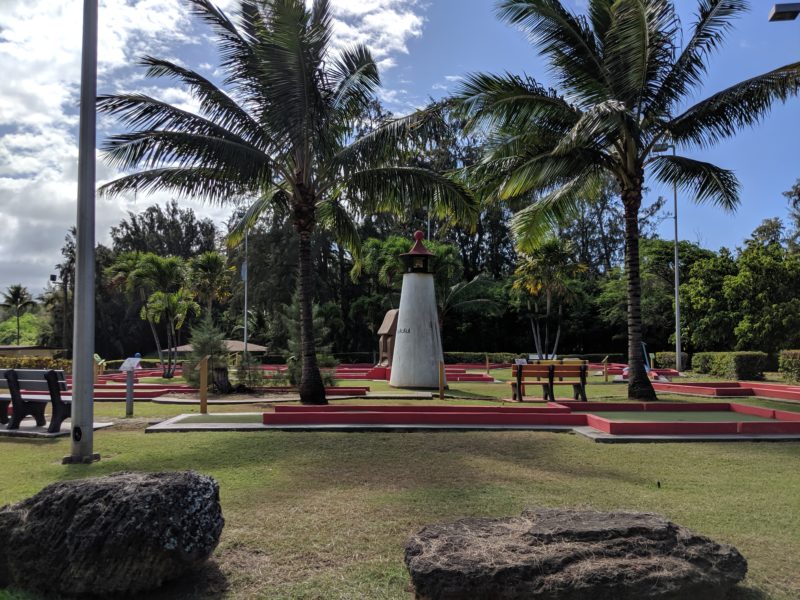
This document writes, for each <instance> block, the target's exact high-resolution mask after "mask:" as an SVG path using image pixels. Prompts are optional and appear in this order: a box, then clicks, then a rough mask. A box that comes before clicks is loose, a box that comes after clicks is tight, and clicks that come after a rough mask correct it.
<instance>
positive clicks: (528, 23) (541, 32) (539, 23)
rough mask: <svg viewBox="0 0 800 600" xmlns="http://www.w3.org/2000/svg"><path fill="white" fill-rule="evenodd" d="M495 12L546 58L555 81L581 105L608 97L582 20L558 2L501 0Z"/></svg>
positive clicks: (602, 68) (591, 38)
mask: <svg viewBox="0 0 800 600" xmlns="http://www.w3.org/2000/svg"><path fill="white" fill-rule="evenodd" d="M497 12H498V14H499V16H500V18H501V19H503V20H504V21H506V22H508V23H511V24H513V25H517V26H518V27H519V28H520V29H522V30H523V31H524V32H525V33H526V34H527V36H528V38H529V39H530V41H531V42H532V43H533V44H534V45H535V46H537V47H538V48H539V50H540V51H541V52H542V53H544V54H546V55H547V56H548V57H549V58H550V62H551V65H552V69H553V71H554V75H555V77H556V79H557V80H558V81H559V83H560V84H561V85H562V86H563V87H564V88H565V89H569V90H571V91H572V92H573V93H574V94H575V95H576V97H578V98H579V99H580V101H581V102H585V103H593V102H597V101H601V100H605V99H607V98H609V97H610V94H609V91H610V86H609V82H608V73H607V71H606V68H605V66H604V64H603V60H602V55H601V50H600V48H599V47H598V45H597V39H596V38H595V36H594V33H593V32H592V30H591V28H590V27H589V24H588V22H587V21H586V19H585V18H583V17H579V16H575V15H573V14H572V13H570V12H569V11H567V10H566V9H565V8H564V6H563V4H562V2H560V0H503V1H502V2H500V4H499V6H498V9H497Z"/></svg>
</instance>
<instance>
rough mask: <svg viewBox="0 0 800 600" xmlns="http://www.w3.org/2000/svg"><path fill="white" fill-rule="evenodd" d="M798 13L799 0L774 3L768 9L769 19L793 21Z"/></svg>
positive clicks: (773, 20) (799, 7)
mask: <svg viewBox="0 0 800 600" xmlns="http://www.w3.org/2000/svg"><path fill="white" fill-rule="evenodd" d="M797 15H800V2H789V3H788V4H786V3H784V4H775V5H773V6H772V10H771V11H769V20H770V21H772V22H775V21H794V20H795V19H796V18H797Z"/></svg>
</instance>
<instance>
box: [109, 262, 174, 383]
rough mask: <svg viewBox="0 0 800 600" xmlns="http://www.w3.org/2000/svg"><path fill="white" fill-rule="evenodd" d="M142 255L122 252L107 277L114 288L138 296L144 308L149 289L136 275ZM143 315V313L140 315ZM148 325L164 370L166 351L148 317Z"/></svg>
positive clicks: (131, 295)
mask: <svg viewBox="0 0 800 600" xmlns="http://www.w3.org/2000/svg"><path fill="white" fill-rule="evenodd" d="M141 257H142V255H141V254H140V253H139V252H121V253H120V254H118V255H117V258H116V260H115V261H114V263H113V264H112V265H111V266H109V267H108V268H107V269H106V277H108V279H109V280H110V282H111V285H112V286H120V287H123V288H124V289H125V292H126V293H127V294H128V295H129V296H130V297H131V298H133V297H136V296H138V299H139V301H140V302H141V304H142V306H144V305H145V304H146V303H147V289H146V288H145V282H144V281H142V278H141V277H139V276H138V275H135V273H136V269H138V268H139V263H140V261H141ZM140 314H141V313H140ZM146 319H147V324H148V326H149V327H150V333H151V334H152V336H153V341H154V343H155V345H156V352H157V353H158V361H159V362H160V363H161V365H162V368H163V365H164V364H165V363H164V351H163V350H162V349H161V340H160V339H159V338H158V331H156V325H155V323H154V322H153V320H152V319H151V318H150V317H149V316H147V315H146Z"/></svg>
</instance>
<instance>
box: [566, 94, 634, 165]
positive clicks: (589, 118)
mask: <svg viewBox="0 0 800 600" xmlns="http://www.w3.org/2000/svg"><path fill="white" fill-rule="evenodd" d="M625 128H627V130H628V131H632V130H635V129H636V119H635V118H634V116H633V115H632V114H631V112H630V111H629V110H628V108H627V107H626V106H625V104H624V103H622V102H620V101H618V100H606V101H605V102H600V103H599V104H596V105H595V106H593V107H591V108H590V109H588V110H587V111H586V112H584V113H583V114H582V115H581V118H580V119H578V122H577V123H575V125H574V126H573V127H572V129H570V130H569V131H568V132H567V134H566V135H565V136H564V137H563V138H562V139H561V140H560V141H559V142H558V144H556V146H555V148H553V154H555V155H558V154H568V153H570V152H573V151H574V150H576V149H578V148H592V149H594V150H597V151H598V152H603V151H604V150H605V149H606V148H608V147H609V146H611V145H613V143H614V141H615V140H616V139H619V137H620V130H623V129H625Z"/></svg>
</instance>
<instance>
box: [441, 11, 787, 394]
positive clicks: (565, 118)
mask: <svg viewBox="0 0 800 600" xmlns="http://www.w3.org/2000/svg"><path fill="white" fill-rule="evenodd" d="M564 4H565V3H563V2H561V1H559V0H502V1H501V2H500V3H499V5H498V14H499V15H500V17H501V18H502V19H503V20H504V21H506V22H507V23H509V24H511V25H514V26H516V27H518V28H520V29H522V30H523V31H524V32H525V33H526V34H527V36H528V37H529V39H530V40H531V42H532V43H533V44H534V46H535V47H536V48H537V49H538V50H539V51H540V52H541V53H542V54H543V55H544V57H545V59H546V60H547V61H548V63H549V66H550V72H551V74H552V77H553V80H554V81H555V84H556V86H557V89H547V88H545V87H544V86H542V85H541V84H540V83H538V82H537V81H536V80H534V79H533V78H531V77H529V76H518V75H510V74H504V75H491V74H474V75H470V76H469V77H467V79H466V80H465V81H464V83H463V85H462V86H461V89H460V91H459V94H458V96H457V98H456V100H457V103H458V106H459V107H460V109H461V111H462V113H463V114H464V115H465V116H467V117H468V118H469V119H470V120H471V124H472V127H474V128H476V129H477V128H481V127H486V128H488V129H489V130H490V131H491V134H490V137H489V140H488V144H487V148H486V151H485V154H484V156H483V159H482V160H481V162H480V163H479V164H478V165H476V166H475V168H473V169H472V170H471V172H472V176H473V177H474V178H476V180H478V181H479V182H481V185H482V186H483V187H484V188H485V189H486V190H487V191H489V192H491V193H492V194H494V195H496V196H497V197H498V198H500V199H505V200H510V199H513V198H520V197H529V198H532V200H533V201H531V202H530V204H529V206H528V207H527V208H525V209H524V210H522V211H520V212H519V213H517V215H516V216H515V218H514V223H513V227H514V229H515V232H516V233H517V234H518V235H519V236H520V237H522V238H524V239H533V240H536V239H537V238H539V237H541V236H542V234H543V233H545V232H546V231H548V230H549V229H551V228H552V227H553V225H554V224H557V223H559V222H562V223H563V222H565V221H567V220H568V219H570V217H571V216H572V215H573V214H575V212H576V209H577V206H578V205H579V204H580V203H581V202H584V201H585V200H586V198H590V197H592V196H594V195H596V194H597V191H598V189H599V188H600V187H601V186H602V183H603V179H604V178H606V177H609V176H610V177H612V178H613V179H614V181H615V183H616V186H617V191H618V193H619V196H620V198H621V199H622V204H623V207H624V224H625V273H626V278H627V287H628V290H627V301H628V307H627V329H628V356H629V362H630V373H631V375H630V379H629V390H628V394H629V397H631V398H637V399H645V400H649V399H654V398H655V393H654V391H653V388H652V386H651V385H650V382H649V379H648V378H647V376H646V374H645V371H644V365H643V360H642V357H641V353H640V352H639V347H640V343H641V341H642V316H641V293H642V290H641V278H640V263H639V237H640V236H639V228H638V219H639V213H640V209H641V206H642V198H643V190H644V186H645V175H646V174H649V175H650V176H651V177H653V178H654V179H656V180H659V181H661V182H664V183H667V184H670V185H676V186H678V187H679V188H680V189H682V190H684V191H685V192H687V193H688V194H690V195H691V197H693V198H694V199H695V200H696V201H698V202H710V203H712V204H715V205H717V206H719V207H721V208H723V209H725V210H734V209H735V208H736V206H737V205H738V203H739V196H738V187H739V186H738V181H737V179H736V176H735V175H734V174H733V173H732V172H731V171H729V170H726V169H724V168H721V167H719V166H717V165H714V164H711V163H709V162H705V161H702V160H698V159H693V158H690V157H688V156H685V155H680V154H679V155H669V154H665V153H660V152H659V150H661V149H663V147H664V146H665V145H667V144H669V145H672V146H673V147H675V148H676V149H677V150H679V151H681V152H682V151H684V150H688V149H691V148H693V147H703V148H705V147H708V146H711V145H714V144H717V143H719V142H721V141H723V140H724V139H726V138H730V137H731V136H733V135H735V133H736V132H737V131H738V130H739V129H741V128H742V127H746V126H750V125H754V124H756V123H758V122H759V121H760V120H761V119H762V118H763V117H764V116H765V115H766V114H767V112H768V111H769V109H770V108H771V107H772V105H773V104H775V103H776V102H779V101H783V100H786V99H787V98H789V97H790V96H793V95H796V94H797V92H798V90H800V63H794V64H789V65H785V66H782V67H779V68H777V69H774V70H772V71H769V72H767V73H764V74H761V75H757V76H755V77H751V78H749V79H747V80H745V81H742V82H741V83H738V84H735V85H733V86H730V87H729V88H727V89H725V90H722V91H720V92H718V93H715V94H713V95H711V96H709V97H707V98H705V99H703V100H700V101H699V102H694V103H691V102H692V101H693V100H694V96H695V95H696V94H697V93H698V92H699V91H700V90H701V87H702V84H703V83H704V77H705V75H706V74H707V72H708V68H709V59H710V57H711V55H712V54H713V53H714V52H715V51H717V50H718V49H719V48H720V47H721V45H722V42H723V41H724V38H725V36H726V34H727V33H728V32H729V31H730V30H731V27H732V23H733V21H734V19H735V18H736V17H738V16H739V15H741V14H742V13H743V12H744V11H745V9H746V8H747V2H745V1H743V0H700V2H699V3H698V11H697V16H696V22H695V23H694V25H693V26H692V27H691V28H690V29H689V30H688V31H684V30H683V28H682V25H681V22H680V20H679V18H678V15H677V13H676V11H675V7H674V4H673V3H672V2H670V1H668V0H617V1H614V2H611V1H609V0H589V3H588V15H587V16H578V15H576V14H574V13H572V12H571V11H570V10H569V9H568V8H566V7H565V5H564ZM687 103H689V106H688V107H686V104H687Z"/></svg>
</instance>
